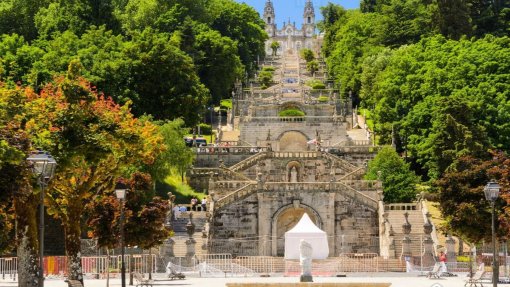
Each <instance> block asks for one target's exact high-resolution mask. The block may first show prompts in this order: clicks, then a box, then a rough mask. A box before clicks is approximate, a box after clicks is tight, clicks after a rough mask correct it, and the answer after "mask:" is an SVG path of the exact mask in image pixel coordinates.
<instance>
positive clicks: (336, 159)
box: [322, 151, 359, 172]
mask: <svg viewBox="0 0 510 287" xmlns="http://www.w3.org/2000/svg"><path fill="white" fill-rule="evenodd" d="M322 156H323V157H324V158H327V159H330V160H333V161H334V162H335V164H338V163H339V164H340V166H342V167H344V168H346V169H347V171H349V172H353V171H355V170H358V169H359V167H358V166H356V165H354V164H352V163H350V162H348V161H346V160H345V159H341V158H339V157H338V156H336V155H334V154H332V153H329V152H325V151H324V152H322Z"/></svg>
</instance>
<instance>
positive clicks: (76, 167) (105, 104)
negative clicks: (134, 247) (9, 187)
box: [25, 61, 162, 280]
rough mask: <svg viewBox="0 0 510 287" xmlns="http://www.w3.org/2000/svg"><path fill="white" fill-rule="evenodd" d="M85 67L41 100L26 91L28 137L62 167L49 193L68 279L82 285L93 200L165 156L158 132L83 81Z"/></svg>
mask: <svg viewBox="0 0 510 287" xmlns="http://www.w3.org/2000/svg"><path fill="white" fill-rule="evenodd" d="M79 71H80V63H79V62H77V61H74V62H72V63H71V64H70V66H69V71H68V74H67V77H66V78H62V77H61V78H57V79H56V80H55V83H54V84H52V85H47V86H46V87H45V88H44V89H43V90H42V91H41V92H40V93H39V94H36V93H34V92H32V91H30V90H28V91H27V98H28V99H29V102H28V103H27V112H26V114H25V120H26V122H27V131H28V132H29V133H30V134H32V135H33V139H34V142H36V143H37V144H38V145H39V146H41V147H43V148H44V149H46V150H48V151H49V152H50V153H51V154H52V155H54V156H55V158H56V159H57V161H58V162H59V166H58V169H57V172H56V174H55V178H54V180H53V181H52V182H51V185H50V187H49V188H48V196H47V200H48V201H47V204H48V207H49V208H48V213H50V214H52V215H54V216H55V217H57V218H59V219H61V220H62V224H63V227H64V232H65V245H66V246H65V247H66V255H67V256H68V264H69V268H70V269H69V272H70V273H69V277H70V278H71V279H77V280H82V279H83V277H82V276H83V275H82V273H81V272H82V271H81V270H82V269H81V255H80V254H81V252H80V239H81V219H82V215H83V213H84V208H85V206H86V204H87V202H89V201H90V200H91V198H92V196H93V195H94V194H100V193H104V192H107V191H111V190H112V189H113V184H114V182H115V180H116V178H117V177H118V176H119V175H120V172H121V170H122V168H125V167H126V166H130V165H132V164H135V163H136V164H139V163H140V162H146V163H151V162H153V161H154V160H155V158H156V155H157V154H158V153H159V152H160V148H161V147H162V145H161V138H160V137H159V136H158V135H157V133H156V127H155V126H154V125H152V124H151V123H149V122H148V121H139V120H137V119H136V118H134V117H133V115H132V114H131V113H130V112H129V109H128V107H127V106H123V107H120V106H118V105H117V104H115V103H114V102H113V101H112V100H111V99H105V98H104V97H100V96H98V94H97V93H96V92H95V91H94V90H93V89H91V87H90V84H89V83H88V82H87V81H85V80H83V79H82V78H80V77H79Z"/></svg>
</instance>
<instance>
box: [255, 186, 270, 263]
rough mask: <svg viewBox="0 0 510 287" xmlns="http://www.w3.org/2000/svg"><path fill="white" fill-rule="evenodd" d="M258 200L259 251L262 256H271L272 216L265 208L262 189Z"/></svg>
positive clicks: (258, 193) (259, 191)
mask: <svg viewBox="0 0 510 287" xmlns="http://www.w3.org/2000/svg"><path fill="white" fill-rule="evenodd" d="M257 201H258V233H259V234H258V235H259V238H260V240H259V242H258V244H259V252H258V255H260V256H270V255H271V250H272V242H271V239H270V238H271V237H270V235H271V216H270V214H269V210H268V209H267V208H264V207H263V206H264V194H263V193H262V190H258V191H257Z"/></svg>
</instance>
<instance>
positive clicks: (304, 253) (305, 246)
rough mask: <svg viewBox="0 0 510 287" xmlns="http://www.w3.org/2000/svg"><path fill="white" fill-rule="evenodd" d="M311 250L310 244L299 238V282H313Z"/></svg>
mask: <svg viewBox="0 0 510 287" xmlns="http://www.w3.org/2000/svg"><path fill="white" fill-rule="evenodd" d="M312 252H313V249H312V245H311V244H310V243H308V242H307V241H305V240H304V239H301V242H300V243H299V265H301V277H300V279H299V281H300V282H313V278H312Z"/></svg>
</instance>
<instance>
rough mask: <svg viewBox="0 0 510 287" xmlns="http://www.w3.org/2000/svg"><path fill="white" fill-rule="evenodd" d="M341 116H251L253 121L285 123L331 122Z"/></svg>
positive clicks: (336, 120)
mask: <svg viewBox="0 0 510 287" xmlns="http://www.w3.org/2000/svg"><path fill="white" fill-rule="evenodd" d="M341 118H342V117H340V116H303V117H249V119H250V121H251V122H259V123H260V122H263V123H270V122H284V123H301V122H307V123H330V122H338V121H339V120H340V119H341Z"/></svg>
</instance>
